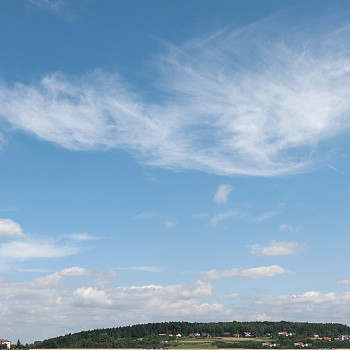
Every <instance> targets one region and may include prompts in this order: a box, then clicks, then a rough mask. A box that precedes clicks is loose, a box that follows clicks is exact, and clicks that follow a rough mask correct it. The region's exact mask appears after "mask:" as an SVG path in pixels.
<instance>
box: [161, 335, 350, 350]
mask: <svg viewBox="0 0 350 350" xmlns="http://www.w3.org/2000/svg"><path fill="white" fill-rule="evenodd" d="M158 336H159V337H160V339H159V342H160V343H161V344H163V345H166V344H167V343H169V340H168V339H169V338H174V337H175V338H176V339H178V340H179V339H181V338H187V339H204V338H213V339H218V337H212V335H211V334H209V333H206V332H202V333H191V334H189V335H187V336H184V337H183V336H182V335H181V334H180V333H178V334H175V335H173V334H171V333H170V334H166V333H159V334H158ZM276 336H277V337H278V338H279V337H294V338H295V337H296V336H297V334H296V333H292V332H278V333H277V334H272V333H266V334H264V335H263V336H262V337H259V338H275V337H276ZM162 337H166V338H168V339H166V338H162ZM224 337H227V338H230V337H232V338H247V340H248V339H250V338H254V335H252V333H251V332H243V333H242V334H239V333H232V334H231V333H229V332H225V333H224ZM219 339H220V338H219ZM279 339H280V338H279ZM310 339H312V340H320V341H327V342H335V341H350V335H339V336H338V337H335V338H331V337H320V336H319V335H318V334H316V333H315V334H313V336H312V337H311V338H310ZM242 340H243V339H242ZM260 345H261V347H264V348H278V347H280V344H279V343H278V342H269V341H265V342H262V343H261V344H260ZM292 345H293V347H295V348H305V347H311V346H312V344H310V343H304V342H301V341H295V342H294V343H292Z"/></svg>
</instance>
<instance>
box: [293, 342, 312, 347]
mask: <svg viewBox="0 0 350 350" xmlns="http://www.w3.org/2000/svg"><path fill="white" fill-rule="evenodd" d="M293 345H294V346H297V347H302V348H305V347H307V346H309V344H304V343H302V342H301V341H299V342H297V343H294V344H293Z"/></svg>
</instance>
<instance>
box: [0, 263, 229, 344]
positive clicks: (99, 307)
mask: <svg viewBox="0 0 350 350" xmlns="http://www.w3.org/2000/svg"><path fill="white" fill-rule="evenodd" d="M96 275H98V276H100V275H101V276H102V275H104V277H105V281H106V282H108V283H97V282H96V281H95V282H94V280H92V281H91V283H90V284H89V283H88V284H87V282H86V281H87V280H86V276H93V277H94V276H96ZM71 278H74V282H75V283H74V285H78V286H76V287H73V288H72V287H71V283H69V280H70V279H71ZM80 278H83V280H80ZM111 282H112V280H111V279H110V278H109V277H108V274H106V273H104V272H103V271H90V270H86V269H84V268H81V267H73V268H67V269H64V270H61V271H58V272H56V273H53V274H51V275H47V276H43V277H40V278H37V279H34V280H32V281H29V282H22V283H12V282H10V281H8V280H5V279H0V295H1V305H2V307H1V309H0V326H1V327H2V328H4V329H6V331H8V333H7V336H8V337H9V338H11V337H12V338H15V337H16V339H18V337H20V338H21V339H24V340H25V341H28V342H30V341H34V340H38V339H35V338H34V339H33V337H35V336H37V333H35V332H34V330H35V329H38V328H39V329H42V331H41V333H40V337H41V338H47V337H52V336H57V335H59V334H65V333H67V332H74V331H81V330H83V329H91V328H96V327H99V328H103V327H108V326H110V325H111V324H114V325H120V324H133V323H140V322H152V321H159V319H162V320H180V319H187V320H193V321H195V320H197V319H202V320H205V319H206V318H209V317H210V318H211V319H220V320H224V319H225V318H226V317H227V314H228V312H227V310H226V309H225V308H224V306H223V305H221V304H218V303H208V302H207V300H206V299H208V298H210V297H211V296H212V286H211V285H210V284H209V283H207V282H203V281H197V282H190V283H186V284H173V285H166V286H160V285H141V286H117V287H115V286H113V285H112V283H111ZM203 300H204V301H203Z"/></svg>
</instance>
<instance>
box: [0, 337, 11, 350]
mask: <svg viewBox="0 0 350 350" xmlns="http://www.w3.org/2000/svg"><path fill="white" fill-rule="evenodd" d="M0 345H6V348H7V349H10V348H11V342H10V341H9V340H6V339H0Z"/></svg>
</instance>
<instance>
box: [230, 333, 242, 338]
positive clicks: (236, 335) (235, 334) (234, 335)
mask: <svg viewBox="0 0 350 350" xmlns="http://www.w3.org/2000/svg"><path fill="white" fill-rule="evenodd" d="M232 336H233V337H234V338H239V337H240V336H241V335H240V334H238V333H234V334H232Z"/></svg>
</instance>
